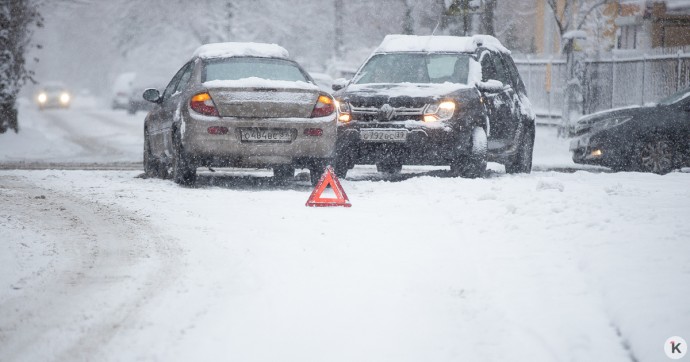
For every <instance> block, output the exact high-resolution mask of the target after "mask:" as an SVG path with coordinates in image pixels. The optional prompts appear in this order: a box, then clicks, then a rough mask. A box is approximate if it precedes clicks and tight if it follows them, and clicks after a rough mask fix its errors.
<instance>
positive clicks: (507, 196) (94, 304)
mask: <svg viewBox="0 0 690 362" xmlns="http://www.w3.org/2000/svg"><path fill="white" fill-rule="evenodd" d="M89 112H91V113H89ZM99 112H101V113H102V114H103V117H102V118H103V121H99V120H98V118H97V117H96V116H93V117H92V114H96V113H99ZM27 113H29V112H27ZM54 113H55V112H54ZM74 113H75V114H76V115H75V116H74V117H75V118H76V119H78V120H81V121H82V122H86V121H92V122H93V124H94V125H100V124H102V123H106V122H105V120H106V119H109V120H110V122H113V123H123V124H125V125H128V124H129V123H127V122H131V123H132V129H134V128H135V127H138V129H137V130H136V132H139V130H140V129H141V118H143V114H142V113H140V114H138V115H137V117H129V116H125V115H124V113H117V112H116V113H113V112H110V111H97V110H93V109H90V108H89V109H84V110H82V111H79V110H78V109H76V110H74ZM65 114H67V113H64V114H58V115H57V116H56V117H63V116H64V115H65ZM39 116H40V115H39ZM46 120H47V118H35V119H34V120H32V121H26V122H25V123H22V124H23V125H25V128H24V130H26V129H32V127H34V125H36V124H39V123H40V122H43V121H46ZM61 120H63V121H64V118H61ZM32 122H33V123H32ZM59 122H60V120H57V121H55V122H53V123H54V124H52V125H51V126H50V127H57V128H56V132H55V134H58V132H59V130H60V129H63V130H64V129H65V128H60V127H61V126H60V125H59ZM65 122H68V121H65ZM69 127H71V128H70V129H71V130H72V132H75V133H76V134H75V135H74V136H73V137H67V136H61V137H62V138H60V139H61V140H67V141H65V144H69V145H75V144H76V146H74V147H72V146H65V147H64V148H60V147H58V149H56V150H54V151H52V154H53V155H54V156H55V157H54V158H53V159H52V161H53V162H66V161H70V160H72V159H74V160H75V161H76V162H87V163H88V162H93V163H103V162H105V161H108V160H110V158H109V157H110V156H108V155H111V154H114V155H116V156H113V161H118V162H123V163H128V162H136V161H138V158H139V154H140V149H141V148H140V143H137V142H140V138H138V139H137V137H140V136H139V135H138V133H133V132H132V133H127V132H128V131H126V128H127V127H129V126H127V127H125V126H116V125H113V126H112V128H110V129H109V128H106V127H105V126H102V127H101V126H98V127H99V128H101V129H103V130H104V132H106V133H107V134H108V137H107V139H108V141H107V142H110V143H108V147H111V148H114V149H115V150H112V149H111V150H110V151H104V152H103V153H101V154H100V155H97V156H93V155H91V154H90V151H93V152H99V151H94V149H98V147H95V148H94V147H93V146H87V145H81V146H79V141H78V140H84V139H86V140H87V141H83V142H86V143H87V144H90V145H93V144H94V142H96V144H98V142H99V141H98V140H99V139H100V138H99V136H98V133H97V131H96V130H92V131H89V132H93V133H90V134H89V133H88V132H85V134H86V136H83V137H82V136H81V135H82V133H80V132H79V129H81V127H78V125H77V126H75V125H74V124H72V125H70V126H69ZM36 128H40V127H36ZM36 128H33V129H36ZM118 129H119V131H118ZM118 135H119V136H118ZM34 136H35V137H36V138H43V139H49V137H50V136H49V135H44V134H42V133H40V132H39V131H36V132H35V135H34ZM552 136H553V133H552V132H551V131H550V130H540V133H538V145H537V156H536V165H535V166H536V168H537V169H538V170H544V171H536V172H534V173H532V174H531V175H520V176H511V175H506V174H504V173H503V170H502V168H501V166H497V165H492V172H490V174H489V175H488V176H487V177H486V178H484V179H478V180H467V179H459V178H452V177H447V175H446V173H445V172H444V171H443V170H442V169H441V170H440V169H438V168H426V167H409V168H408V167H406V168H405V169H404V174H403V175H401V176H397V177H392V178H391V177H388V178H387V177H381V176H379V175H378V174H377V173H376V172H375V168H373V167H358V168H357V169H355V170H354V172H352V173H351V174H350V175H349V176H348V178H347V179H346V180H343V181H342V183H343V186H344V188H345V190H346V191H347V193H348V196H349V197H350V200H351V201H352V204H353V207H352V208H349V209H343V208H330V209H329V208H326V209H324V208H316V209H314V208H307V207H305V206H304V203H305V201H306V199H307V197H308V196H309V193H310V191H311V187H310V186H309V183H308V181H307V180H306V178H304V177H302V178H301V179H300V177H298V179H296V180H295V181H294V182H290V183H288V184H285V185H280V184H275V183H273V182H272V180H271V179H270V177H269V176H270V172H268V171H249V172H248V171H242V170H228V171H222V172H217V173H210V172H205V173H203V174H202V175H201V176H200V182H199V187H197V188H181V187H178V186H176V185H175V184H174V183H172V182H171V181H167V180H156V179H143V178H139V177H138V176H139V175H140V173H141V172H140V171H78V170H40V171H28V170H4V171H0V203H1V205H2V207H1V208H0V235H2V246H1V248H0V360H2V361H5V360H9V361H14V360H27V361H33V360H97V361H109V360H112V361H115V360H118V361H119V360H161V361H169V360H180V361H183V360H237V361H268V360H280V361H460V360H463V361H465V360H467V361H505V360H513V361H660V360H664V359H665V358H666V357H665V355H664V352H663V344H664V342H665V341H666V339H667V338H668V337H671V336H673V335H679V336H684V337H685V339H686V340H688V336H690V317H688V316H690V303H688V301H689V300H690V223H688V222H687V220H688V215H690V188H689V187H688V185H689V184H690V174H688V173H684V172H676V173H672V174H669V175H665V176H657V175H650V174H640V173H615V174H614V173H607V172H590V171H576V172H572V173H562V172H555V171H552V170H553V169H560V168H567V169H571V166H572V164H569V163H568V162H569V161H568V159H567V149H563V147H565V143H564V142H563V141H562V140H557V139H555V138H554V137H552ZM4 137H5V136H0V143H2V142H4ZM21 137H27V136H23V135H21V134H20V136H17V137H16V138H17V139H19V138H21ZM89 137H91V138H89ZM118 137H119V138H118ZM89 139H91V140H93V141H89ZM113 139H119V141H113ZM45 142H47V143H46V144H50V142H51V141H50V140H48V141H45ZM52 144H53V145H55V143H52ZM127 145H131V147H136V150H131V154H130V153H129V152H130V150H128V149H127V147H130V146H127ZM3 147H4V146H2V145H0V160H3V161H4V162H8V161H9V162H16V161H18V160H21V159H26V160H29V161H32V160H40V158H39V157H38V156H36V158H34V155H38V154H32V153H31V152H32V151H31V150H25V151H24V158H22V157H21V155H10V154H9V152H8V151H6V150H7V148H3ZM20 147H21V146H20ZM46 147H48V146H46ZM50 147H57V146H50ZM89 147H92V149H91V150H90V151H89ZM105 148H107V147H104V149H105ZM3 152H4V154H3ZM571 171H572V170H571ZM596 171H598V170H596ZM302 176H304V175H302Z"/></svg>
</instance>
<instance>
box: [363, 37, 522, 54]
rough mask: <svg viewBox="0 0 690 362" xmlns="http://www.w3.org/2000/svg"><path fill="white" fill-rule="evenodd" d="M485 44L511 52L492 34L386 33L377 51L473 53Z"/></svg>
mask: <svg viewBox="0 0 690 362" xmlns="http://www.w3.org/2000/svg"><path fill="white" fill-rule="evenodd" d="M480 45H481V46H483V47H485V48H489V49H492V50H495V51H499V52H502V53H507V54H510V51H509V50H508V49H506V48H505V47H504V46H503V45H502V44H501V42H500V41H499V40H498V39H496V38H494V37H493V36H490V35H473V36H449V35H439V36H434V35H427V36H419V35H401V34H392V35H386V37H385V38H384V39H383V42H381V45H379V47H378V48H377V49H376V51H375V52H376V53H394V52H466V53H471V52H474V51H475V50H477V47H479V46H480Z"/></svg>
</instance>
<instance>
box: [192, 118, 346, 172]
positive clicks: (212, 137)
mask: <svg viewBox="0 0 690 362" xmlns="http://www.w3.org/2000/svg"><path fill="white" fill-rule="evenodd" d="M209 127H225V128H227V133H225V134H210V133H209V131H208V129H209ZM252 128H253V129H256V128H262V129H282V130H289V131H290V132H291V134H292V140H291V141H289V142H271V141H262V142H243V141H241V139H240V131H241V130H242V129H252ZM309 128H318V129H321V130H322V134H321V135H320V136H309V135H305V129H309ZM182 138H183V140H182V143H183V145H184V147H185V151H186V152H187V153H188V154H190V156H191V157H193V158H195V159H197V160H198V161H199V163H200V164H202V165H208V166H248V167H251V166H254V167H262V166H271V165H280V164H295V165H304V164H306V163H308V162H309V160H312V159H330V158H333V157H334V153H335V141H336V123H335V115H332V116H329V117H322V118H307V119H302V118H272V119H242V118H229V117H222V118H215V117H213V118H208V119H203V120H199V119H188V120H187V121H186V122H185V123H184V126H183V127H182Z"/></svg>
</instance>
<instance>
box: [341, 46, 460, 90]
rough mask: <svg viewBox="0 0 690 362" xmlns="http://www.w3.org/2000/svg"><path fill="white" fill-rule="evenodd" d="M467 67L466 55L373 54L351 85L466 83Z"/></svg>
mask: <svg viewBox="0 0 690 362" xmlns="http://www.w3.org/2000/svg"><path fill="white" fill-rule="evenodd" d="M469 67H470V55H469V54H447V53H437V54H433V53H388V54H377V55H374V56H373V57H372V58H371V59H369V61H368V62H367V64H365V65H364V67H363V68H362V70H361V71H360V72H359V73H358V75H357V76H356V78H355V82H354V83H356V84H366V83H445V82H451V83H462V84H467V78H468V74H469Z"/></svg>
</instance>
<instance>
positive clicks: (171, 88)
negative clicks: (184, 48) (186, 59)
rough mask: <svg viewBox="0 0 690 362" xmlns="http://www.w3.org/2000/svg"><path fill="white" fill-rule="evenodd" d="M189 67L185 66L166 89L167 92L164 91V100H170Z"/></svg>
mask: <svg viewBox="0 0 690 362" xmlns="http://www.w3.org/2000/svg"><path fill="white" fill-rule="evenodd" d="M187 65H188V64H185V65H184V66H183V67H182V68H181V69H180V70H178V71H177V73H175V76H174V77H173V78H172V80H171V81H170V83H168V86H167V87H165V91H163V100H167V99H168V98H170V96H171V95H173V93H174V92H175V88H177V84H178V83H179V82H180V78H181V77H182V74H183V73H184V71H185V70H186V69H187Z"/></svg>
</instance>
